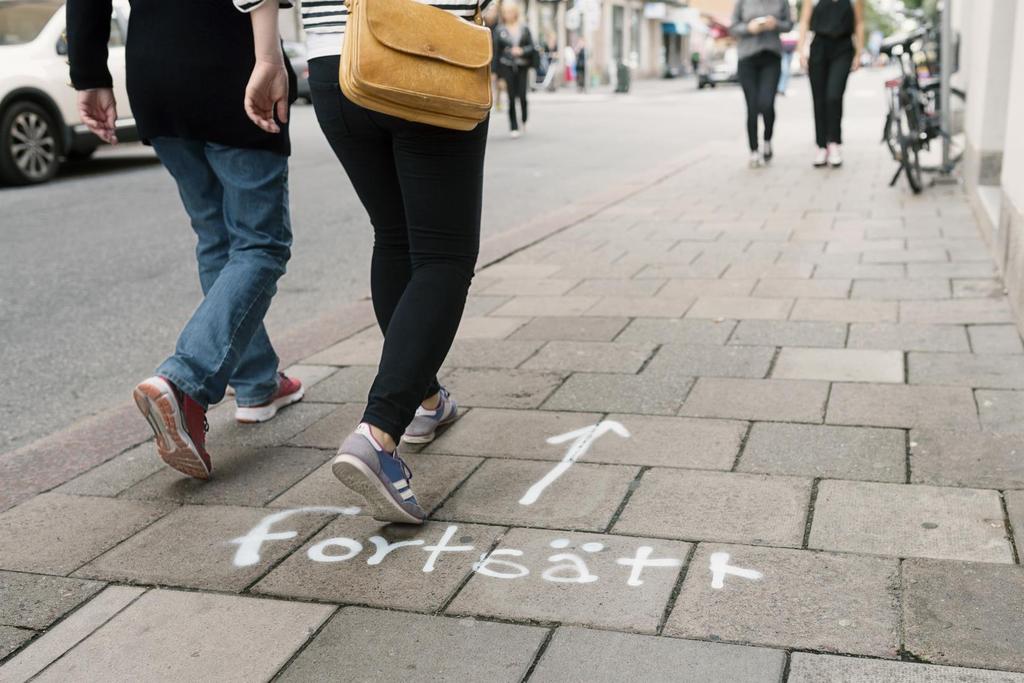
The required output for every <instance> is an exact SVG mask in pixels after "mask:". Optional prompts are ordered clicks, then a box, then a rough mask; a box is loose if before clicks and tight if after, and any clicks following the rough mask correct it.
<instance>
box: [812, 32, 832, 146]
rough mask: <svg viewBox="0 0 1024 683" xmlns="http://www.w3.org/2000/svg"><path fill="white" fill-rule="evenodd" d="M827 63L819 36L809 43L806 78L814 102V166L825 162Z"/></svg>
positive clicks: (826, 143)
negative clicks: (816, 152) (815, 149)
mask: <svg viewBox="0 0 1024 683" xmlns="http://www.w3.org/2000/svg"><path fill="white" fill-rule="evenodd" d="M828 71H829V63H828V61H827V58H826V55H825V49H824V46H823V44H822V41H821V39H820V38H817V37H816V38H815V39H814V41H813V42H812V43H811V53H810V56H809V59H808V62H807V78H808V80H810V82H811V98H812V100H813V102H814V139H815V142H816V144H817V146H818V155H817V156H816V157H815V160H814V165H815V166H824V165H825V164H826V163H827V158H828V157H827V154H826V152H825V150H826V148H827V147H828V119H827V117H826V104H825V103H826V100H827V96H826V90H827V87H828Z"/></svg>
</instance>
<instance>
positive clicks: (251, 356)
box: [165, 150, 301, 421]
mask: <svg viewBox="0 0 1024 683" xmlns="http://www.w3.org/2000/svg"><path fill="white" fill-rule="evenodd" d="M165 155H166V150H165ZM183 178H184V179H183V180H182V181H181V182H179V183H178V194H179V195H180V196H181V201H182V204H183V205H184V207H185V210H186V212H187V213H188V215H189V218H190V219H191V223H192V229H193V231H194V232H195V234H196V263H197V265H198V267H199V284H200V287H202V290H203V295H204V296H205V295H206V294H208V293H209V291H210V289H211V288H212V287H213V285H214V283H215V282H216V281H217V278H218V277H219V276H220V271H221V270H222V269H223V268H224V266H225V265H226V264H227V262H228V257H229V255H230V247H231V240H230V236H229V234H228V229H227V223H226V218H225V217H224V187H223V186H222V185H221V183H220V180H219V179H218V178H217V175H216V173H214V172H213V169H212V168H210V167H209V166H206V165H201V164H196V165H195V167H194V168H193V169H192V171H191V172H190V173H188V174H185V175H184V176H183ZM278 366H279V359H278V357H277V353H276V352H275V351H274V346H273V344H271V342H270V337H269V336H268V335H267V330H266V328H265V327H264V326H263V323H262V322H261V323H260V324H259V326H258V327H257V328H256V332H255V333H254V334H253V336H252V339H251V340H250V341H249V345H248V346H246V347H245V350H244V351H243V352H242V354H241V357H240V359H239V361H238V365H237V366H236V367H235V372H234V374H232V375H231V380H230V382H229V383H230V385H231V386H232V387H233V388H234V389H235V401H236V403H237V404H238V406H239V407H242V408H255V407H265V410H263V411H255V412H259V413H260V415H261V416H264V418H263V419H269V418H267V417H265V416H267V415H269V416H270V417H273V415H274V414H276V412H277V408H278V406H275V405H272V404H273V403H274V400H273V399H275V397H276V394H277V392H278V391H279V389H280V387H281V382H282V381H289V380H287V378H281V377H280V375H279V374H278V373H279V367H278ZM288 397H289V400H292V399H294V400H299V399H301V384H300V385H298V386H296V387H295V388H294V391H292V392H290V393H289V394H288ZM293 402H294V401H293ZM253 412H254V411H252V410H250V411H240V414H241V415H242V416H243V418H244V417H245V416H246V415H249V414H250V413H253ZM258 421H262V420H258Z"/></svg>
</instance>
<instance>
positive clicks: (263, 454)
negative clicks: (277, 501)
mask: <svg viewBox="0 0 1024 683" xmlns="http://www.w3.org/2000/svg"><path fill="white" fill-rule="evenodd" d="M332 455H333V453H332V452H331V451H325V450H323V451H322V450H316V449H312V448H289V447H277V448H260V449H250V448H236V449H231V450H227V449H221V450H216V451H211V459H212V460H213V476H212V477H211V478H210V479H208V480H206V481H201V480H199V479H191V478H188V477H185V476H184V475H182V474H181V473H179V472H177V471H175V470H172V469H171V468H169V467H165V468H163V469H162V470H160V471H159V472H157V473H155V474H154V475H152V476H151V477H149V478H148V479H145V480H143V481H141V482H139V483H138V484H136V485H135V486H132V487H131V488H130V489H128V490H127V491H125V492H124V493H122V494H121V496H122V497H123V498H133V499H137V500H170V501H176V502H179V503H194V504H203V505H209V504H219V505H265V504H266V503H269V502H270V501H271V500H273V499H274V498H276V497H277V496H279V495H280V494H281V493H283V492H284V491H286V490H287V489H288V488H290V487H291V486H292V485H293V484H295V482H297V481H299V480H300V479H302V478H303V477H305V476H306V475H307V474H309V473H310V472H312V471H313V470H315V469H316V468H317V467H319V466H320V465H322V464H323V463H324V462H325V461H326V460H327V459H328V458H330V457H331V456H332Z"/></svg>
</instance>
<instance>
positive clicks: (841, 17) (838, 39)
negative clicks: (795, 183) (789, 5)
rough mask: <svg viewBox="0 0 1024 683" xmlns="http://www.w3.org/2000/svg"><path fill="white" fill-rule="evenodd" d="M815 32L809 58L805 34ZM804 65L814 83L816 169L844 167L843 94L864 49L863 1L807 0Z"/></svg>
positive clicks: (802, 30)
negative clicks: (827, 166)
mask: <svg viewBox="0 0 1024 683" xmlns="http://www.w3.org/2000/svg"><path fill="white" fill-rule="evenodd" d="M809 32H813V33H814V40H813V41H811V48H810V54H808V51H807V49H806V45H807V36H808V33H809ZM797 50H798V51H799V53H800V62H801V64H802V65H803V67H804V69H805V70H806V71H807V77H808V78H809V79H810V81H811V96H812V97H813V99H814V130H815V138H816V142H817V144H818V151H817V153H816V154H815V156H814V165H815V166H817V167H821V166H825V165H829V166H832V167H834V168H838V167H839V166H842V165H843V151H842V144H843V95H844V94H845V93H846V81H847V79H848V78H849V76H850V72H851V71H856V70H857V69H859V68H860V56H861V53H862V52H863V50H864V0H818V1H817V2H811V0H805V2H804V6H803V10H802V11H801V12H800V43H799V45H798V46H797Z"/></svg>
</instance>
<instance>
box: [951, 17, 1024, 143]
mask: <svg viewBox="0 0 1024 683" xmlns="http://www.w3.org/2000/svg"><path fill="white" fill-rule="evenodd" d="M1018 1H1019V0H973V1H972V2H971V8H970V9H971V12H970V15H971V16H970V18H969V19H968V21H967V26H965V28H966V29H967V30H966V31H965V32H964V33H963V34H962V35H963V40H964V44H963V47H962V50H961V52H962V53H963V54H964V57H965V58H966V64H965V65H964V66H965V68H966V71H967V88H968V95H967V122H966V127H967V135H968V137H969V138H970V141H971V145H972V146H973V147H974V149H976V150H980V151H990V150H992V151H994V150H1000V149H1002V147H1003V139H1004V137H1005V134H1006V121H1007V117H1006V107H1007V103H1008V101H1009V95H1008V93H1007V87H1006V86H1007V83H1008V82H1009V79H1010V69H1011V61H1010V60H1008V59H1007V57H1008V56H1009V53H1010V47H1011V46H1012V45H1013V42H1014V38H1013V33H1014V30H1015V26H1014V21H1013V18H1014V15H1015V8H1016V5H1017V3H1018ZM962 3H963V0H960V3H958V4H961V5H962Z"/></svg>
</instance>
